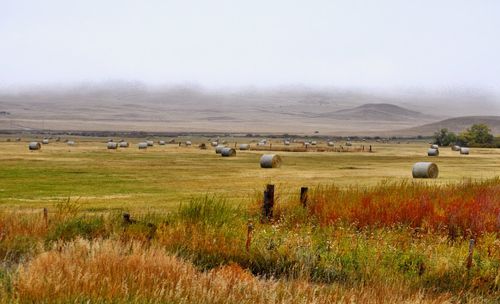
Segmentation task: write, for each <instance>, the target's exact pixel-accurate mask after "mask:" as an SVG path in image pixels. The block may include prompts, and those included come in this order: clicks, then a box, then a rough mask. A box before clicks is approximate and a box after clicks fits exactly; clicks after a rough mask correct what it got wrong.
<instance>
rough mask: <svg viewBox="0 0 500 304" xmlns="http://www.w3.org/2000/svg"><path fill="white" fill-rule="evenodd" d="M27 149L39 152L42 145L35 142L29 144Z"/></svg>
mask: <svg viewBox="0 0 500 304" xmlns="http://www.w3.org/2000/svg"><path fill="white" fill-rule="evenodd" d="M28 147H29V149H30V150H40V149H41V148H42V145H41V144H40V143H39V142H37V141H32V142H30V143H29V145H28Z"/></svg>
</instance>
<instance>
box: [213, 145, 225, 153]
mask: <svg viewBox="0 0 500 304" xmlns="http://www.w3.org/2000/svg"><path fill="white" fill-rule="evenodd" d="M225 147H226V146H224V145H217V147H215V153H217V154H221V152H222V149H224V148H225Z"/></svg>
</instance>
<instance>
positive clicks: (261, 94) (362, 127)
mask: <svg viewBox="0 0 500 304" xmlns="http://www.w3.org/2000/svg"><path fill="white" fill-rule="evenodd" d="M471 100H474V105H477V106H471V104H472V103H471ZM451 102H453V103H454V106H453V109H450V107H449V106H448V105H449V104H450V103H451ZM0 112H1V113H2V115H0V130H68V131H145V132H239V133H280V134H282V133H289V134H313V133H315V132H316V131H318V132H319V133H320V134H323V135H373V134H376V133H380V134H390V133H394V131H395V130H397V131H398V132H396V133H398V135H420V134H419V132H424V133H423V134H422V135H426V134H427V133H428V130H429V128H433V126H432V125H429V124H432V123H436V122H438V121H441V120H443V119H448V118H450V117H452V116H465V115H466V114H477V115H478V116H479V115H481V116H482V115H484V114H488V115H493V114H496V113H500V109H499V104H498V103H497V102H496V100H495V98H494V97H491V96H482V95H474V94H470V95H467V94H465V95H464V96H461V97H457V96H455V95H451V96H447V95H445V96H437V97H436V96H434V95H422V96H417V95H415V94H414V95H402V96H400V95H397V96H396V95H383V94H375V93H373V94H369V93H363V92H353V91H328V90H311V89H304V88H284V89H274V90H251V89H248V90H234V91H230V90H227V91H207V90H201V89H196V88H190V87H188V88H186V87H177V88H163V89H151V88H147V87H144V86H141V85H139V84H129V85H123V84H118V85H115V86H101V87H99V86H98V87H95V86H89V87H86V86H82V87H75V88H72V89H66V90H55V89H54V90H49V89H46V90H42V89H37V90H34V89H33V90H27V91H20V92H15V93H12V92H11V93H5V92H4V93H0ZM473 120H474V118H472V117H471V118H470V119H468V120H467V123H469V122H472V121H473ZM423 125H429V127H421V126H423ZM457 126H459V125H458V124H457ZM419 128H421V129H419ZM494 130H497V129H496V127H495V128H494Z"/></svg>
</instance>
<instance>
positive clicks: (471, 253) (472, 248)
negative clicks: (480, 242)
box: [466, 239, 474, 271]
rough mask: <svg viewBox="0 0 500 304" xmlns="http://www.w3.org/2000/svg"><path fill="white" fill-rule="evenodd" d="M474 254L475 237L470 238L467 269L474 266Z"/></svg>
mask: <svg viewBox="0 0 500 304" xmlns="http://www.w3.org/2000/svg"><path fill="white" fill-rule="evenodd" d="M473 254H474V239H470V241H469V255H468V256H467V265H466V267H467V271H470V269H471V268H472V256H473Z"/></svg>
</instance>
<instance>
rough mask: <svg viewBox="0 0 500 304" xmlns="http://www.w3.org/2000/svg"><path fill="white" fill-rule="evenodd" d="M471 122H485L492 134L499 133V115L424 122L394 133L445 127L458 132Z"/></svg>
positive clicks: (428, 132) (429, 131) (426, 132)
mask: <svg viewBox="0 0 500 304" xmlns="http://www.w3.org/2000/svg"><path fill="white" fill-rule="evenodd" d="M473 124H486V125H488V127H490V129H491V132H492V133H493V134H494V135H497V136H498V135H500V116H462V117H454V118H449V119H445V120H441V121H438V122H433V123H429V124H424V125H421V126H418V127H413V128H408V129H403V130H400V131H396V132H395V133H401V134H405V135H431V134H434V132H436V131H437V130H440V129H443V128H446V129H448V130H450V131H452V132H455V133H460V132H462V131H465V130H466V129H467V128H469V127H470V126H472V125H473Z"/></svg>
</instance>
